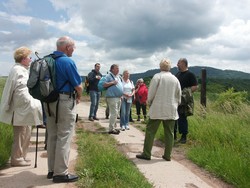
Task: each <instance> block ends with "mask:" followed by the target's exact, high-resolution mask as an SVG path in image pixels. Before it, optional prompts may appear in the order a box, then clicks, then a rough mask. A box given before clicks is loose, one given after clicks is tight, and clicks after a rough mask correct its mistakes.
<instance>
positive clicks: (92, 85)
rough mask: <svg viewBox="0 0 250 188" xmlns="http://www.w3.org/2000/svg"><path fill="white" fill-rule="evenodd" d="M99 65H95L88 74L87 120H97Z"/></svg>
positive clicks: (99, 94) (99, 93) (100, 75)
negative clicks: (88, 102) (88, 103)
mask: <svg viewBox="0 0 250 188" xmlns="http://www.w3.org/2000/svg"><path fill="white" fill-rule="evenodd" d="M100 68H101V65H100V63H96V64H95V68H94V69H93V70H92V71H91V72H90V73H89V74H88V80H89V96H90V101H91V105H90V110H89V120H90V121H94V120H99V119H98V118H97V116H96V113H97V110H98V106H99V100H100V96H101V92H100V91H98V87H97V85H98V82H99V80H100V79H101V78H102V74H101V73H100Z"/></svg>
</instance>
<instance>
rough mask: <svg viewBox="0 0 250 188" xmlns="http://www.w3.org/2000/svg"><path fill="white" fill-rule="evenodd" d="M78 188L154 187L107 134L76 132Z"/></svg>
mask: <svg viewBox="0 0 250 188" xmlns="http://www.w3.org/2000/svg"><path fill="white" fill-rule="evenodd" d="M77 132H78V133H77V135H78V136H77V140H78V141H77V144H78V153H79V157H78V162H77V167H76V170H77V172H78V174H79V175H80V180H79V181H78V183H77V185H78V186H79V187H95V188H99V187H114V188H115V187H117V188H118V187H119V188H120V187H121V188H123V187H124V188H125V187H138V188H140V187H141V188H145V187H148V188H149V187H150V188H151V187H152V185H150V184H149V183H148V182H147V180H146V179H145V178H144V176H143V175H142V174H141V173H140V172H139V170H138V169H137V168H136V167H135V165H134V164H133V163H132V162H131V161H129V160H128V159H127V158H126V157H125V156H124V155H123V154H122V153H120V152H119V151H117V143H116V142H115V140H114V138H113V137H111V136H109V135H107V134H93V133H89V132H85V131H83V130H78V131H77Z"/></svg>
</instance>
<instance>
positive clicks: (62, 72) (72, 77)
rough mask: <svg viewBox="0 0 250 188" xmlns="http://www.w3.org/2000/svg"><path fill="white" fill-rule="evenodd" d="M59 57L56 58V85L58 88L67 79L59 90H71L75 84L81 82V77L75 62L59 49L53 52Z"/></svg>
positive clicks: (77, 84)
mask: <svg viewBox="0 0 250 188" xmlns="http://www.w3.org/2000/svg"><path fill="white" fill-rule="evenodd" d="M53 53H54V54H56V55H61V57H59V58H57V59H56V86H57V89H58V90H59V89H60V87H62V85H63V84H64V83H65V82H66V81H68V83H67V84H65V86H64V87H63V88H62V89H60V91H59V92H73V91H74V88H75V87H76V86H79V85H80V84H81V83H82V78H81V76H80V75H79V73H78V72H77V68H76V64H75V62H74V61H73V60H72V59H71V58H69V57H68V56H67V55H66V54H64V53H63V52H59V51H54V52H53Z"/></svg>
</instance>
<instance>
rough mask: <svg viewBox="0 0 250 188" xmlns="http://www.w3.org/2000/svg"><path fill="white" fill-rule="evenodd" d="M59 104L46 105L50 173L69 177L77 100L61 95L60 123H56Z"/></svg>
mask: <svg viewBox="0 0 250 188" xmlns="http://www.w3.org/2000/svg"><path fill="white" fill-rule="evenodd" d="M56 105H57V102H54V103H50V104H49V109H50V113H51V115H49V113H48V106H47V104H46V103H44V108H45V112H46V117H47V132H48V139H47V154H48V171H49V172H54V176H55V175H67V174H68V163H69V154H70V144H71V140H72V136H73V133H74V128H75V119H76V108H75V105H76V104H75V100H74V99H73V97H70V96H69V95H64V94H60V99H59V103H58V115H57V118H58V122H57V123H56Z"/></svg>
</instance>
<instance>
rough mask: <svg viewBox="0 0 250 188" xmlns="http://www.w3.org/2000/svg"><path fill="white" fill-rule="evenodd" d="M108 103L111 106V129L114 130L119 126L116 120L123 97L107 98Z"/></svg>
mask: <svg viewBox="0 0 250 188" xmlns="http://www.w3.org/2000/svg"><path fill="white" fill-rule="evenodd" d="M107 103H108V107H109V113H110V118H109V131H112V130H113V129H115V128H116V127H117V125H116V120H117V115H118V113H119V114H120V106H121V98H120V97H119V98H115V97H114V98H107Z"/></svg>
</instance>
